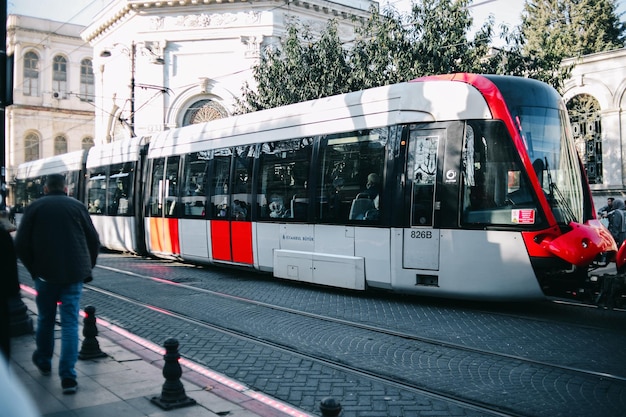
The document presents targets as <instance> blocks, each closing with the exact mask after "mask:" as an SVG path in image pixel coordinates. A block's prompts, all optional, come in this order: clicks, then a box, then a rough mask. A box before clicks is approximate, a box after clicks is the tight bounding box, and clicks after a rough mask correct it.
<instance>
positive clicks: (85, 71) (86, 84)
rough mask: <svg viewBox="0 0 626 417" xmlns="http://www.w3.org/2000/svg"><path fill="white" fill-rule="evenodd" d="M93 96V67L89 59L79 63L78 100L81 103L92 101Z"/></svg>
mask: <svg viewBox="0 0 626 417" xmlns="http://www.w3.org/2000/svg"><path fill="white" fill-rule="evenodd" d="M94 95H95V90H94V76H93V65H92V62H91V59H87V58H85V59H83V60H82V61H80V99H81V100H83V101H89V102H92V101H93V97H94Z"/></svg>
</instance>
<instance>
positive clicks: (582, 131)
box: [567, 94, 602, 184]
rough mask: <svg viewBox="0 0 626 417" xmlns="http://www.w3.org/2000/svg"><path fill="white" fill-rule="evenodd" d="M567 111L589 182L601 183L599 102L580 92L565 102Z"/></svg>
mask: <svg viewBox="0 0 626 417" xmlns="http://www.w3.org/2000/svg"><path fill="white" fill-rule="evenodd" d="M567 111H568V113H569V117H570V122H571V124H572V132H573V134H574V141H575V143H576V149H577V150H578V154H579V155H580V158H581V159H582V161H583V164H584V165H585V170H586V171H587V178H588V179H589V183H590V184H602V123H601V117H600V104H599V103H598V101H597V100H596V99H595V98H594V97H592V96H590V95H588V94H580V95H577V96H575V97H572V99H571V100H570V101H568V102H567Z"/></svg>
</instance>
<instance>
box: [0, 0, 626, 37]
mask: <svg viewBox="0 0 626 417" xmlns="http://www.w3.org/2000/svg"><path fill="white" fill-rule="evenodd" d="M7 2H8V13H9V14H21V15H26V16H34V17H41V18H46V19H51V20H56V21H59V22H67V23H75V24H79V25H88V24H89V23H90V22H91V19H92V18H93V17H94V16H95V15H96V14H98V12H99V11H100V10H102V9H103V8H104V7H105V6H106V5H107V4H109V2H110V1H109V0H69V1H68V0H7ZM378 2H379V4H380V6H381V8H382V7H383V6H384V5H385V4H387V3H389V4H391V5H393V6H394V7H396V8H397V9H398V10H400V11H409V10H410V8H411V0H378ZM617 5H618V8H617V13H618V14H621V15H622V16H621V20H622V21H626V0H617ZM523 7H524V0H474V1H473V2H472V5H471V6H470V8H471V11H472V17H473V18H474V27H475V28H476V29H478V28H479V27H480V26H481V25H482V23H483V22H485V20H486V19H487V18H488V17H489V15H490V14H492V15H493V16H494V18H495V28H496V33H497V32H499V29H498V28H499V26H500V24H502V23H504V24H507V25H508V26H510V27H513V26H517V25H518V24H519V23H520V15H521V13H522V9H523Z"/></svg>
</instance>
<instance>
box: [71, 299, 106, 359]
mask: <svg viewBox="0 0 626 417" xmlns="http://www.w3.org/2000/svg"><path fill="white" fill-rule="evenodd" d="M83 336H84V337H85V338H84V340H83V344H82V345H81V348H80V352H78V359H82V360H87V359H96V358H104V357H105V356H107V354H106V353H104V352H103V351H101V350H100V343H98V339H96V336H98V327H96V308H95V307H94V306H87V307H85V318H84V319H83Z"/></svg>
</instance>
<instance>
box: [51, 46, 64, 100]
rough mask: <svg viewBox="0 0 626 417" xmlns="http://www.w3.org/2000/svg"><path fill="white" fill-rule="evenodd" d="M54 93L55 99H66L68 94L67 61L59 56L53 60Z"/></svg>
mask: <svg viewBox="0 0 626 417" xmlns="http://www.w3.org/2000/svg"><path fill="white" fill-rule="evenodd" d="M52 92H53V94H54V93H57V94H58V95H57V96H55V98H65V96H66V93H67V60H66V59H65V58H64V57H62V56H61V55H57V56H55V57H54V59H53V60H52Z"/></svg>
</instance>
